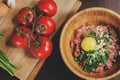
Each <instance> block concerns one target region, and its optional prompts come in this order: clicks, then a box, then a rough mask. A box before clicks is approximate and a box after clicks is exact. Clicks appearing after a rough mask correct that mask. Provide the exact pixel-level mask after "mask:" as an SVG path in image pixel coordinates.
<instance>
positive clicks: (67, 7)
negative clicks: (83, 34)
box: [0, 0, 81, 80]
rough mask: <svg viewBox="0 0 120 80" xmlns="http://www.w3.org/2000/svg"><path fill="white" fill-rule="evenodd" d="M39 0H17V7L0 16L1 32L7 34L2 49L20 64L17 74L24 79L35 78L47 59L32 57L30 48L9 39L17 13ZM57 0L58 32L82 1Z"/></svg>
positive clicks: (1, 43) (56, 19)
mask: <svg viewBox="0 0 120 80" xmlns="http://www.w3.org/2000/svg"><path fill="white" fill-rule="evenodd" d="M38 1H39V0H17V3H16V7H15V8H13V9H11V10H10V12H9V14H8V15H7V16H6V17H2V18H0V33H2V34H4V35H5V37H4V38H3V39H2V40H0V49H1V50H3V51H4V53H5V54H6V55H7V57H8V58H9V59H10V60H11V61H12V62H13V63H14V64H16V65H17V66H19V69H18V70H17V72H16V74H15V76H16V77H18V78H19V79H22V80H26V79H27V80H30V79H31V80H32V79H34V77H35V76H36V74H37V72H38V71H39V69H40V68H41V66H42V65H43V63H44V62H45V60H41V59H36V58H34V57H32V56H31V55H30V52H29V50H28V49H20V48H16V47H13V46H12V45H11V43H10V41H9V39H10V36H11V34H12V32H13V30H14V28H15V27H16V25H17V24H16V14H17V13H18V11H19V10H20V9H21V8H23V7H26V6H32V5H36V4H37V2H38ZM55 2H56V3H57V6H58V11H57V14H56V15H55V16H54V17H53V19H54V20H55V22H56V32H57V30H58V29H59V27H60V25H61V24H62V23H63V22H64V21H65V20H66V19H68V17H69V16H71V15H73V14H74V13H75V12H76V11H77V10H78V9H79V7H80V5H81V3H80V1H78V0H55ZM66 3H67V4H66ZM54 34H55V33H54ZM54 34H53V35H54ZM53 35H52V36H53ZM52 36H51V38H52Z"/></svg>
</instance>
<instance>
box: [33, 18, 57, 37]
mask: <svg viewBox="0 0 120 80" xmlns="http://www.w3.org/2000/svg"><path fill="white" fill-rule="evenodd" d="M55 26H56V25H55V22H54V20H53V19H52V18H51V17H49V16H41V17H39V18H38V20H37V22H36V24H35V28H36V32H37V33H40V34H43V35H46V36H50V35H51V34H52V33H54V31H55Z"/></svg>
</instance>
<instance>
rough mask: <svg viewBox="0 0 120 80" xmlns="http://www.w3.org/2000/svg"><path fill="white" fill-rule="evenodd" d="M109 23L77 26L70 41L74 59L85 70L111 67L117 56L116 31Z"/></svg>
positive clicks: (119, 48)
mask: <svg viewBox="0 0 120 80" xmlns="http://www.w3.org/2000/svg"><path fill="white" fill-rule="evenodd" d="M116 30H117V29H115V28H114V27H111V26H110V25H99V26H95V25H87V26H82V27H79V28H77V29H76V30H75V31H74V37H73V39H72V40H71V42H70V47H71V49H72V55H73V58H74V61H75V62H77V63H78V64H79V65H80V66H81V67H82V68H83V70H84V71H85V72H102V71H104V70H107V69H111V68H112V66H113V64H114V63H115V62H116V60H117V58H119V54H120V46H119V37H118V34H119V33H118V31H116Z"/></svg>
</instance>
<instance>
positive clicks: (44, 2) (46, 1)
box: [37, 0, 57, 16]
mask: <svg viewBox="0 0 120 80" xmlns="http://www.w3.org/2000/svg"><path fill="white" fill-rule="evenodd" d="M37 8H38V9H39V10H40V11H41V12H43V13H45V14H46V15H48V16H54V15H55V14H56V12H57V5H56V3H55V1H54V0H41V1H40V2H39V3H38V5H37Z"/></svg>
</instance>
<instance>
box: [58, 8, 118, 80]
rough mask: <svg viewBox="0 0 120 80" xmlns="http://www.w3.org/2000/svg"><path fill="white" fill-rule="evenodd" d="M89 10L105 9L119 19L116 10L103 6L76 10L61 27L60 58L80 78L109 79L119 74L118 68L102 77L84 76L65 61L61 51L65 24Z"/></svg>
mask: <svg viewBox="0 0 120 80" xmlns="http://www.w3.org/2000/svg"><path fill="white" fill-rule="evenodd" d="M91 10H101V11H106V12H108V13H110V14H112V15H114V16H116V17H118V18H119V19H120V15H119V14H118V13H116V12H114V11H113V10H111V9H108V8H103V7H91V8H86V9H83V10H81V11H79V12H77V13H76V14H74V15H73V16H72V17H71V18H70V19H69V20H68V21H67V22H66V23H65V25H64V27H63V29H62V32H61V35H60V41H59V47H60V54H61V57H62V59H63V61H64V63H65V64H66V66H67V67H68V68H69V69H70V71H72V72H73V73H74V74H75V75H77V76H78V77H81V78H84V79H92V80H94V79H95V80H98V79H102V80H103V79H111V78H113V77H115V76H117V75H119V74H120V70H118V71H117V72H116V73H114V74H111V75H110V76H106V77H102V78H93V77H88V76H85V75H83V74H79V72H78V71H76V70H75V69H74V68H73V67H72V66H71V64H70V63H68V62H67V61H68V60H67V59H66V57H65V55H64V51H63V49H62V48H63V47H62V43H63V39H62V38H63V36H64V33H65V30H66V28H67V25H68V24H69V23H70V22H71V21H72V19H74V18H75V17H76V16H77V15H78V14H79V15H80V14H82V13H84V12H89V11H91Z"/></svg>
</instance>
